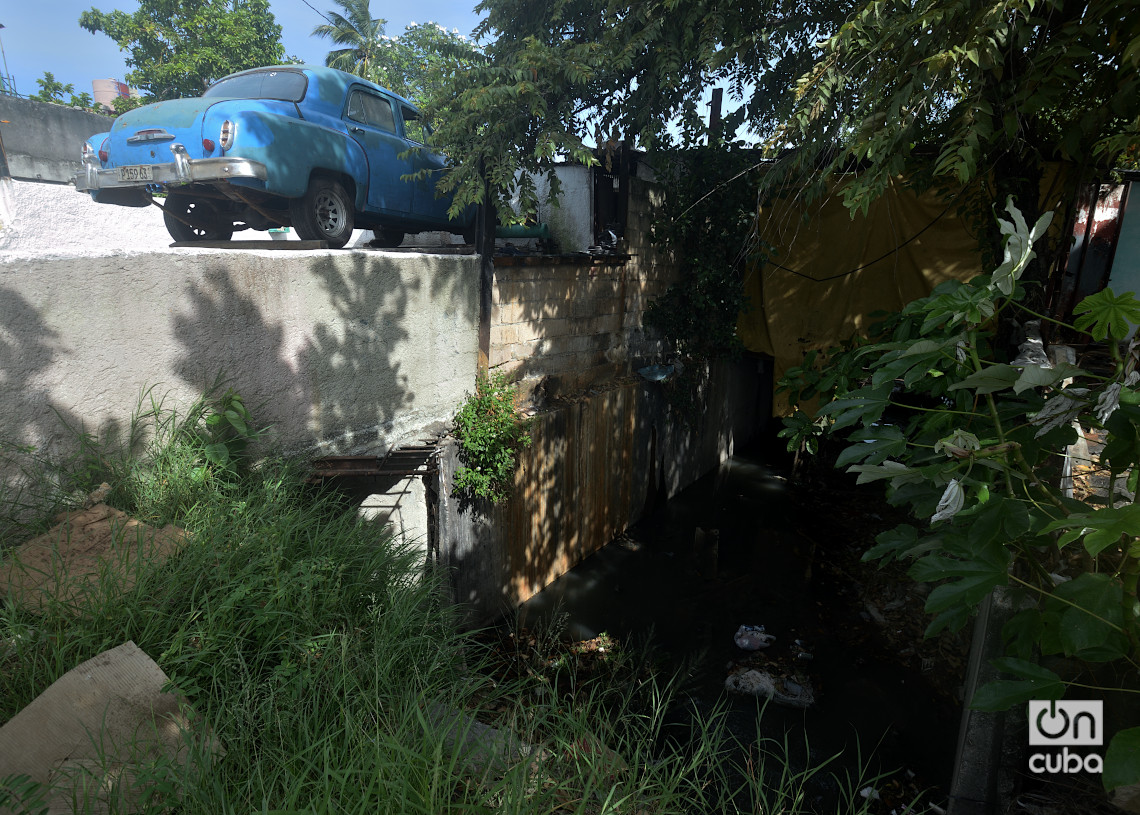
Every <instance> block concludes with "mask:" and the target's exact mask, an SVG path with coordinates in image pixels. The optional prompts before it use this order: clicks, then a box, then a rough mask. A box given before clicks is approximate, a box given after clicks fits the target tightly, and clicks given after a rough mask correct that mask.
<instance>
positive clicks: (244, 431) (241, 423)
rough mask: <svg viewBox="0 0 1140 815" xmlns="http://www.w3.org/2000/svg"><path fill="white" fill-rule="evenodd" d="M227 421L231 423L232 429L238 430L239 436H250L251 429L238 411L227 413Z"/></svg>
mask: <svg viewBox="0 0 1140 815" xmlns="http://www.w3.org/2000/svg"><path fill="white" fill-rule="evenodd" d="M226 421H228V422H229V423H230V427H232V428H233V429H234V430H236V431H237V432H238V434H239V435H242V436H248V435H249V427H247V426H246V423H245V420H244V419H243V418H242V416H241V414H239V413H238V412H237V411H236V410H227V411H226Z"/></svg>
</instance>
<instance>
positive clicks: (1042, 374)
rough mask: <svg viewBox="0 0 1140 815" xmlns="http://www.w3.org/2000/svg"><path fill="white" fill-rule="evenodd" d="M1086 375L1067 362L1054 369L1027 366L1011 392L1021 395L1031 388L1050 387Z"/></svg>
mask: <svg viewBox="0 0 1140 815" xmlns="http://www.w3.org/2000/svg"><path fill="white" fill-rule="evenodd" d="M1087 374H1088V372H1087V371H1084V370H1082V369H1081V368H1078V367H1077V366H1076V365H1070V364H1069V363H1067V362H1062V363H1061V364H1060V365H1058V366H1056V367H1055V368H1039V367H1037V366H1036V365H1029V366H1026V367H1025V368H1023V369H1022V371H1021V376H1019V377H1018V378H1017V382H1015V383H1014V385H1013V392H1014V393H1021V392H1022V391H1026V390H1029V389H1031V388H1042V387H1050V386H1052V385H1056V384H1057V383H1058V382H1063V381H1064V380H1066V379H1069V378H1070V377H1077V376H1087Z"/></svg>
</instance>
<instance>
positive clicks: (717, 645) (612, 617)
mask: <svg viewBox="0 0 1140 815" xmlns="http://www.w3.org/2000/svg"><path fill="white" fill-rule="evenodd" d="M794 490H795V488H794V487H793V486H792V485H791V484H790V483H789V481H788V479H787V477H786V473H784V472H782V471H781V470H780V469H779V468H776V467H771V466H767V465H765V464H763V463H760V462H759V461H756V460H749V459H745V458H734V459H732V460H730V461H729V462H727V463H726V464H725V465H724V466H723V467H722V468H721V470H720V471H719V472H718V473H716V474H713V475H709V476H707V477H705V478H704V479H702V480H700V481H698V482H697V483H695V484H694V485H692V486H691V487H689V488H688V489H686V490H684V491H683V492H681V493H680V494H678V495H677V496H675V497H674V498H672V499H671V500H669V501H668V502H667V503H665V504H664V505H663V506H662V507H661V508H659V509H658V510H657V511H655V512H653V513H651V515H650V516H649V517H647V518H646V519H645V520H643V521H642V522H641V523H639V524H638V525H637V526H636V527H634V528H633V529H631V530H630V532H629V533H628V534H627V535H626V536H623V537H622V538H621V539H620V540H618V541H615V542H614V543H611V544H610V545H608V546H606V547H605V548H604V549H602V550H600V551H599V552H597V553H595V554H594V555H592V556H591V557H589V558H588V559H587V560H585V561H584V562H583V563H581V564H579V565H578V566H577V567H575V568H574V569H572V570H571V571H570V572H568V573H567V574H565V575H563V576H562V577H561V578H559V579H558V580H557V581H555V582H554V583H553V584H552V585H550V586H549V587H548V588H547V589H545V590H544V591H543V592H541V593H540V594H539V595H537V596H536V597H534V598H532V599H531V600H530V601H528V602H527V603H526V604H525V605H524V606H523V608H522V609H521V619H520V621H521V622H522V623H523V624H524V625H527V626H529V627H531V628H534V627H537V626H540V625H543V624H544V623H548V622H549V620H550V618H551V617H552V616H553V615H555V614H557V615H563V614H565V615H567V616H566V617H565V622H566V624H567V629H568V631H569V633H570V635H571V636H573V637H574V638H575V639H591V638H593V637H595V636H597V635H598V634H600V633H602V632H606V633H608V634H610V635H611V636H615V637H618V638H619V639H627V640H630V641H637V640H644V639H645V638H649V639H650V641H651V643H652V644H653V645H654V646H655V647H656V648H657V649H659V650H660V651H661V652H663V653H664V654H665V655H667V658H668V659H669V660H670V661H671V662H672V663H673V664H674V665H677V666H681V665H684V666H686V668H687V670H688V672H689V683H688V685H687V686H686V687H687V690H688V692H689V693H690V694H691V695H692V697H693V698H694V701H695V703H696V704H698V705H700V706H702V707H706V708H711V706H712V705H713V704H714V703H716V702H717V701H718V700H723V699H725V698H726V697H727V701H728V703H729V705H730V710H729V714H728V718H727V722H726V726H727V727H728V728H729V729H730V730H731V731H732V733H733V735H735V736H736V737H738V738H739V739H740V740H741V741H742V742H744V743H747V742H748V741H755V738H756V732H757V717H758V715H759V713H760V708H761V706H760V705H758V703H757V701H756V700H755V699H754V698H752V697H748V696H737V695H729V694H727V693H726V691H725V689H724V682H725V678H726V676H727V673H728V666H729V665H730V664H733V663H737V664H739V662H741V661H743V660H746V659H747V657H748V654H747V653H746V652H743V651H741V650H740V649H738V648H737V647H736V644H735V643H734V641H733V634H734V633H735V632H736V630H737V628H738V627H739V626H740V625H741V624H751V625H764V626H765V627H766V629H767V631H768V632H769V633H771V634H774V635H775V636H776V638H777V639H776V641H775V643H774V644H773V645H772V646H771V647H770V648H769V649H767V650H766V651H764V652H762V660H761V661H764V660H767V661H768V662H769V663H770V664H771V665H773V666H775V665H783V666H785V667H786V668H788V669H789V670H798V671H799V672H800V676H801V678H806V679H807V680H808V681H809V682H810V684H811V685H812V686H813V688H814V691H815V698H816V701H815V704H814V705H812V706H811V707H810V708H808V709H807V710H798V709H792V708H787V707H781V706H777V705H773V704H769V705H767V706H766V707H765V708H763V715H762V717H761V718H760V723H759V731H760V733H762V734H763V735H764V736H765V737H769V738H774V739H778V740H783V739H785V738H786V739H787V740H788V742H789V744H790V746H791V750H790V754H791V755H790V758H791V760H792V761H793V765H794V766H795V765H798V766H799V767H800V768H802V767H803V766H804V762H805V760H809V761H811V762H813V763H818V762H820V761H822V760H824V759H827V758H829V757H831V756H833V755H836V754H840V755H841V758H840V759H839V760H838V761H837V762H836V763H835V765H833V769H835V770H837V771H838V772H840V773H843V772H855V771H856V768H857V765H858V763H859V754H860V751H861V752H862V756H863V757H864V760H866V757H867V755H868V753H870V752H871V751H872V750H873V751H874V754H875V755H874V759H873V760H872V768H873V769H875V770H880V771H898V772H899V773H900V777H906V778H910V777H911V776H910V774H911V773H913V774H914V780H913V781H912V782H911V783H912V784H914V785H916V786H918V787H927V788H931V793H930V795H929V796H928V797H927V800H932V801H934V802H935V803H942V804H945V795H946V793H947V791H948V789H949V785H950V779H951V773H952V768H953V767H952V765H953V760H954V752H955V747H956V740H957V733H958V720H959V715H960V709H959V708H958V707H957V706H955V705H953V704H951V703H949V702H946V701H940V700H939V699H938V697H937V696H936V695H935V694H932V693H931V689H930V688H929V687H928V686H927V685H926V683H925V682H924V680H923V677H922V674H921V673H919V672H916V671H912V670H907V669H905V668H902V667H900V666H899V665H898V664H892V663H891V661H890V660H888V659H885V658H884V656H883V652H882V649H881V648H879V649H876V648H874V647H869V646H868V630H872V631H871V633H870V636H871V637H873V629H874V627H875V626H874V624H873V623H871V622H868V621H866V620H863V619H858V617H859V613H858V611H853V610H851V603H852V600H851V597H850V592H846V591H845V589H844V588H843V586H841V585H837V584H836V578H835V576H834V575H828V576H826V577H823V576H821V571H820V570H819V569H818V568H813V565H815V564H813V563H812V559H813V557H826V554H825V553H821V552H814V551H813V547H812V546H810V545H805V544H806V543H807V541H810V540H813V539H814V537H813V536H812V534H811V531H812V529H813V524H814V523H815V521H816V520H817V517H816V516H815V514H816V513H820V514H822V513H827V512H828V506H827V498H826V494H823V495H820V496H819V500H818V502H812V501H810V500H808V501H807V502H806V503H805V501H804V499H803V497H802V496H798V495H795V494H794ZM873 511H874V510H873V509H872V508H870V507H869V508H868V512H873ZM697 528H701V529H706V530H708V529H716V530H718V531H719V542H718V544H717V546H716V553H715V555H714V554H713V552H712V550H711V547H710V546H709V545H708V544H707V538H705V540H706V543H705V544H703V545H702V544H696V545H695V544H694V531H695V530H696V529H697ZM813 575H814V577H813ZM839 581H840V582H842V577H840V578H839ZM848 623H849V624H848ZM853 629H858V630H859V631H860V632H861V633H860V635H859V636H854V635H853V634H852V630H853ZM796 640H800V641H801V643H803V645H802V646H801V645H796ZM800 653H808V654H810V655H811V657H810V660H809V659H808V658H806V657H801V658H800V659H799V660H798V661H797V659H796V657H797V655H798V654H800ZM908 771H909V773H908ZM829 783H831V782H828V781H823V780H821V781H820V782H819V785H818V788H817V789H815V790H814V791H813V794H814V795H817V796H818V798H819V801H820V803H824V802H825V801H826V800H827V799H830V798H832V797H833V795H834V784H832V789H831V790H829V789H828V788H827V787H828V784H829Z"/></svg>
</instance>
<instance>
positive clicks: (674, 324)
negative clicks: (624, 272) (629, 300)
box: [645, 143, 756, 427]
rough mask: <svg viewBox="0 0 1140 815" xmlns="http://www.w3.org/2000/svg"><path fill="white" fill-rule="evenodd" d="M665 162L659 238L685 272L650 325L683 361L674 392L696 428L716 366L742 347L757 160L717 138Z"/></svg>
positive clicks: (649, 313) (654, 309)
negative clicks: (740, 328)
mask: <svg viewBox="0 0 1140 815" xmlns="http://www.w3.org/2000/svg"><path fill="white" fill-rule="evenodd" d="M662 162H663V165H662V167H661V168H660V170H661V171H660V172H659V173H658V178H661V179H663V186H664V188H665V189H664V192H665V196H664V206H663V207H662V208H661V210H660V211H659V213H658V214H657V217H656V219H655V221H654V225H653V238H654V241H655V242H656V243H657V244H658V245H660V246H662V247H663V248H665V249H666V250H667V251H669V252H670V253H671V254H672V256H673V260H674V261H675V263H676V264H677V266H678V268H679V279H678V281H677V282H676V283H674V284H673V285H672V286H670V287H669V289H668V290H667V291H666V292H665V293H664V294H663V295H661V296H660V297H658V298H657V299H656V300H655V301H654V302H653V303H652V304H651V305H650V307H649V308H648V309H647V310H646V313H645V324H646V325H647V326H649V327H651V328H653V329H655V330H656V331H657V332H659V333H660V335H661V336H662V338H663V339H664V340H665V341H666V342H667V343H668V345H669V346H670V348H671V352H672V353H673V354H674V355H675V357H676V359H678V360H679V361H680V362H681V363H682V364H681V371H682V373H681V374H680V375H679V376H678V377H676V378H675V379H674V381H672V382H670V383H669V384H668V386H667V389H666V393H667V395H668V397H669V401H670V405H671V406H672V407H673V410H674V413H675V414H676V415H678V416H680V417H681V418H682V419H683V420H684V421H685V422H686V423H687V424H689V425H690V426H691V427H692V426H696V425H697V424H698V422H699V420H700V418H701V417H702V416H703V415H704V413H705V399H706V397H707V386H708V374H709V365H710V364H711V363H712V362H713V361H715V360H718V359H723V358H733V357H735V356H737V355H739V353H740V351H741V344H740V340H739V338H738V337H737V335H736V325H737V320H738V319H739V317H740V313H741V311H743V310H744V309H745V308H746V305H747V304H746V302H745V300H746V298H745V296H744V288H743V283H742V269H743V266H744V263H745V262H746V260H747V258H748V252H749V248H748V247H749V246H750V242H751V239H750V236H751V235H752V232H753V226H754V224H755V219H756V188H755V183H754V182H753V180H752V176H753V175H754V174H753V173H750V172H749V170H750V168H752V165H753V164H754V161H753V159H752V157H751V155H750V154H749V153H747V152H746V151H744V150H741V149H733V147H732V146H731V145H727V146H726V145H724V144H721V143H717V144H716V145H715V146H713V147H707V146H701V147H691V148H689V149H685V150H680V151H677V152H674V153H666V154H664V155H663V156H662Z"/></svg>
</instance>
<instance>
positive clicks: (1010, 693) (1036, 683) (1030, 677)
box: [970, 657, 1065, 712]
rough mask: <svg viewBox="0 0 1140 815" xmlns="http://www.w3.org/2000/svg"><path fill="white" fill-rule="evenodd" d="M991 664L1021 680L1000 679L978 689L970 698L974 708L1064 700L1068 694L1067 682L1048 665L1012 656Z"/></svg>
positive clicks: (990, 709)
mask: <svg viewBox="0 0 1140 815" xmlns="http://www.w3.org/2000/svg"><path fill="white" fill-rule="evenodd" d="M990 664H991V665H993V666H994V667H995V668H997V669H998V670H1000V671H1002V672H1003V673H1008V674H1013V675H1014V676H1017V677H1020V679H1016V680H1011V679H997V680H994V681H993V682H988V683H986V684H985V685H983V686H982V687H980V688H978V690H977V691H976V692H975V693H974V698H973V699H971V700H970V707H971V708H972V709H973V710H984V711H989V712H994V711H998V710H1008V709H1009V708H1011V707H1013V706H1014V705H1018V704H1024V703H1026V702H1028V701H1030V700H1031V699H1060V698H1061V697H1062V696H1064V695H1065V683H1064V682H1062V681H1061V677H1059V676H1057V674H1055V673H1053V672H1052V671H1050V670H1049V669H1048V668H1042V667H1041V666H1040V665H1036V664H1034V663H1032V662H1028V661H1026V660H1023V659H1014V658H1012V657H1002V658H1000V659H995V660H991V661H990Z"/></svg>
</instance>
